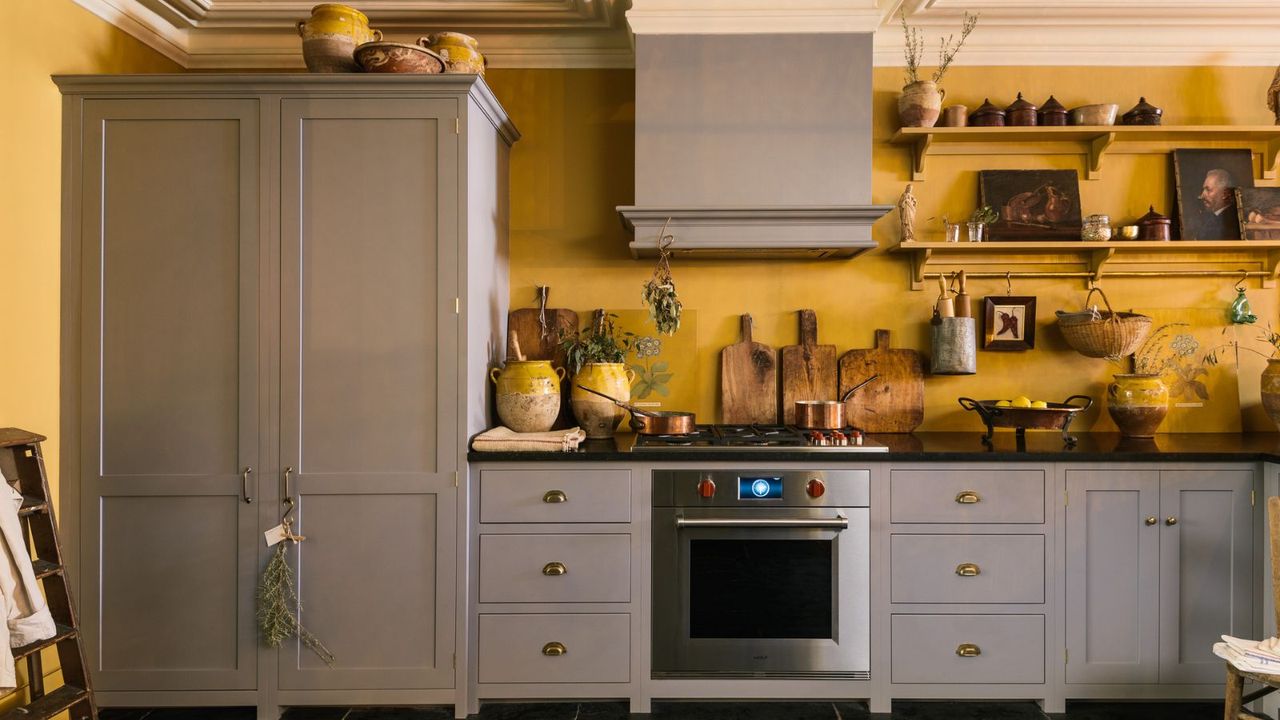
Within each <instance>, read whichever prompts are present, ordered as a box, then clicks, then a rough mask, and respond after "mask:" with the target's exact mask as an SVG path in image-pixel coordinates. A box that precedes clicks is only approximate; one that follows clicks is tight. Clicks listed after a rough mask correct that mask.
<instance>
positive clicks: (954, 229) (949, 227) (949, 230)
mask: <svg viewBox="0 0 1280 720" xmlns="http://www.w3.org/2000/svg"><path fill="white" fill-rule="evenodd" d="M943 227H944V228H946V235H945V236H944V237H945V239H946V241H947V242H960V223H953V222H949V223H943Z"/></svg>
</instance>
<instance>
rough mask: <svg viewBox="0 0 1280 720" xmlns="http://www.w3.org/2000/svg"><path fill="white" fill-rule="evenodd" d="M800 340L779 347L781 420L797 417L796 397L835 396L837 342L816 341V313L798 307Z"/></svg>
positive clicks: (805, 398)
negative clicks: (780, 353)
mask: <svg viewBox="0 0 1280 720" xmlns="http://www.w3.org/2000/svg"><path fill="white" fill-rule="evenodd" d="M799 314H800V344H799V345H787V346H785V347H783V348H782V421H783V422H784V423H786V424H788V425H792V424H794V423H795V421H796V401H797V400H835V399H836V346H835V345H819V344H818V314H817V313H815V312H814V311H812V310H801V311H799Z"/></svg>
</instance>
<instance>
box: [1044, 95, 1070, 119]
mask: <svg viewBox="0 0 1280 720" xmlns="http://www.w3.org/2000/svg"><path fill="white" fill-rule="evenodd" d="M1040 112H1041V113H1042V114H1043V113H1062V114H1063V115H1065V114H1066V113H1067V108H1066V106H1065V105H1063V104H1062V103H1060V102H1058V98H1056V97H1054V96H1052V95H1050V96H1049V99H1048V100H1045V101H1044V104H1043V105H1041V106H1040Z"/></svg>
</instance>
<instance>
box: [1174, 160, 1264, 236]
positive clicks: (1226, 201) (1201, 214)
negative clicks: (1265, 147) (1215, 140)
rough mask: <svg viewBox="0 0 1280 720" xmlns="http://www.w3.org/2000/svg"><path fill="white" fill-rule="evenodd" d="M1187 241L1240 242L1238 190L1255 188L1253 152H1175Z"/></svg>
mask: <svg viewBox="0 0 1280 720" xmlns="http://www.w3.org/2000/svg"><path fill="white" fill-rule="evenodd" d="M1173 176H1174V182H1175V187H1176V188H1177V195H1178V226H1179V227H1180V228H1181V231H1182V239H1183V240H1239V239H1240V218H1239V214H1238V212H1237V209H1236V188H1252V187H1253V153H1252V152H1250V151H1249V150H1243V149H1241V150H1182V149H1179V150H1174V151H1173Z"/></svg>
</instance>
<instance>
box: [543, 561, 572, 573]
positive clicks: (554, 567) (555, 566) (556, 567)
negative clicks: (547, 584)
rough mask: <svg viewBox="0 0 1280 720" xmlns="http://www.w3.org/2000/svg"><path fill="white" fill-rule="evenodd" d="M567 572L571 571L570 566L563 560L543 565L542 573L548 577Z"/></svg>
mask: <svg viewBox="0 0 1280 720" xmlns="http://www.w3.org/2000/svg"><path fill="white" fill-rule="evenodd" d="M567 572H569V568H567V567H565V566H564V563H562V562H549V563H547V564H546V565H543V566H542V574H543V575H546V576H548V577H551V576H555V575H564V574H565V573H567Z"/></svg>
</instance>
